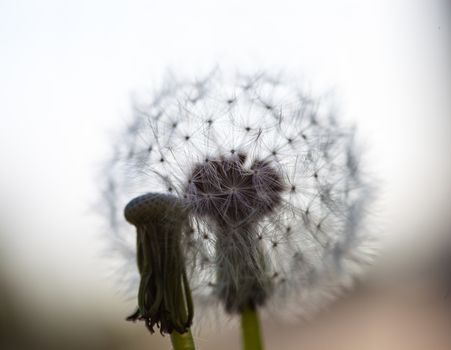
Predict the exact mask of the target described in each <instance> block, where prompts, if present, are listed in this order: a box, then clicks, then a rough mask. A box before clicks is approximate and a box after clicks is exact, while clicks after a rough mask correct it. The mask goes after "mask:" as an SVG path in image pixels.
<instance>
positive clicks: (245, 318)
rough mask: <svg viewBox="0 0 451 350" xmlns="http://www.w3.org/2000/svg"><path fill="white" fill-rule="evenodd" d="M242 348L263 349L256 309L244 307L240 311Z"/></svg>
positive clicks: (249, 349)
mask: <svg viewBox="0 0 451 350" xmlns="http://www.w3.org/2000/svg"><path fill="white" fill-rule="evenodd" d="M241 331H242V339H243V350H263V344H262V340H261V334H260V322H259V320H258V313H257V310H255V309H253V308H246V309H245V310H244V311H243V312H242V313H241Z"/></svg>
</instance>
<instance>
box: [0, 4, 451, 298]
mask: <svg viewBox="0 0 451 350" xmlns="http://www.w3.org/2000/svg"><path fill="white" fill-rule="evenodd" d="M446 3H447V2H446V1H444V0H443V1H434V0H433V1H420V0H410V1H407V0H405V1H396V0H392V1H388V0H386V1H357V0H355V1H351V0H348V1H332V0H320V1H286V0H279V1H277V2H276V1H274V2H272V1H261V0H260V1H254V0H252V1H243V0H241V1H235V0H228V1H174V0H172V1H171V0H165V1H137V0H134V1H133V0H132V1H130V0H129V1H103V0H101V1H56V0H54V1H50V0H42V1H32V0H29V1H24V0H22V1H21V0H1V1H0V118H1V127H0V161H1V166H2V171H1V174H0V190H1V193H2V196H1V198H0V218H1V223H0V230H1V231H0V241H1V245H2V246H3V247H2V249H1V251H2V252H1V253H2V254H6V258H7V261H8V262H9V266H12V268H11V269H10V273H11V275H14V276H15V277H14V278H15V279H16V280H17V281H18V283H33V289H34V293H35V297H36V296H38V297H40V298H43V299H45V300H49V301H51V300H53V299H54V298H55V297H58V295H60V294H61V293H63V294H67V295H73V296H74V297H75V299H79V298H80V296H81V297H89V298H90V297H91V295H94V294H95V295H98V296H101V295H103V293H105V292H106V291H108V290H110V289H111V288H113V287H112V286H113V285H114V283H110V281H109V280H108V276H107V274H106V273H105V272H106V271H108V270H109V267H108V264H107V263H106V261H105V259H104V258H102V254H103V252H102V246H103V242H102V239H104V237H103V236H102V234H103V232H102V230H103V227H102V218H99V216H98V215H97V213H93V210H92V206H93V204H94V202H95V201H96V200H97V199H98V197H97V196H98V188H97V186H99V185H100V182H101V180H102V179H101V178H100V177H99V169H100V167H101V165H102V162H104V161H105V160H106V159H107V158H108V154H109V153H108V152H109V151H110V150H111V148H112V142H113V140H114V138H113V137H112V135H114V134H117V133H119V132H120V131H121V130H122V128H123V127H124V125H125V124H126V121H127V118H128V117H129V115H130V113H129V106H130V100H131V96H132V95H133V93H134V92H135V91H139V92H146V91H147V92H151V91H152V89H153V88H155V87H157V84H158V81H160V80H161V78H162V76H163V75H164V73H165V71H166V70H167V69H171V70H172V71H173V72H175V73H176V74H183V75H185V76H193V77H194V76H199V75H202V73H204V72H206V71H208V70H210V69H211V68H212V67H215V66H218V67H220V68H222V69H224V70H228V71H234V70H240V71H244V72H246V71H252V70H256V69H267V70H270V71H271V70H284V71H285V72H286V73H289V74H293V75H294V76H296V77H301V78H304V79H306V80H307V81H308V82H309V83H310V84H312V85H313V86H314V87H317V88H320V89H329V88H333V89H334V90H335V92H336V94H337V95H338V96H339V97H340V98H341V101H340V102H341V108H340V109H341V111H342V114H343V117H344V118H345V119H347V120H352V121H355V122H356V123H357V125H358V127H359V130H360V132H361V139H362V141H364V144H365V146H366V148H367V149H368V156H367V161H368V164H369V167H370V168H371V171H372V172H373V173H374V174H375V175H376V177H377V178H378V179H380V183H381V185H382V186H381V187H382V188H383V191H382V193H381V205H380V208H379V209H378V210H377V215H379V216H380V221H381V227H384V229H383V230H384V231H385V233H387V232H388V235H390V234H393V235H398V236H402V237H407V238H403V239H405V240H406V242H407V241H409V238H408V234H415V232H416V234H421V233H424V232H423V231H422V230H431V228H432V229H434V227H435V226H433V225H434V223H435V224H437V225H438V226H440V223H441V222H442V221H443V220H442V218H443V217H444V215H445V213H446V211H449V207H450V204H451V203H450V198H451V191H450V187H451V186H450V180H449V179H450V178H451V171H450V167H449V163H450V161H449V154H448V153H449V150H450V149H451V147H450V146H451V140H450V139H451V138H450V133H451V115H450V111H451V105H450V100H451V99H450V98H449V96H450V91H451V79H450V77H451V67H450V64H451V55H450V52H451V21H450V15H451V7H450V6H449V5H448V6H446V5H445V4H446ZM382 223H383V224H382ZM437 230H438V228H437ZM428 233H429V232H428ZM48 281H52V283H56V284H57V286H58V288H50V287H49V283H47V282H48ZM55 281H57V282H55ZM80 286H82V287H83V288H80ZM54 294H55V295H54ZM82 299H83V298H82ZM80 300H81V299H80ZM76 302H77V301H75V303H76Z"/></svg>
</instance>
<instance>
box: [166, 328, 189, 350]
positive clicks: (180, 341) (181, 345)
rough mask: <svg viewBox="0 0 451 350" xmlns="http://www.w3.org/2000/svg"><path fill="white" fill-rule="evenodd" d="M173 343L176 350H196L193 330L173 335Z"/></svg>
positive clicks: (173, 333)
mask: <svg viewBox="0 0 451 350" xmlns="http://www.w3.org/2000/svg"><path fill="white" fill-rule="evenodd" d="M171 342H172V346H173V348H174V350H195V347H194V340H193V336H192V334H191V330H188V332H185V333H183V334H180V333H178V332H176V331H174V332H172V333H171Z"/></svg>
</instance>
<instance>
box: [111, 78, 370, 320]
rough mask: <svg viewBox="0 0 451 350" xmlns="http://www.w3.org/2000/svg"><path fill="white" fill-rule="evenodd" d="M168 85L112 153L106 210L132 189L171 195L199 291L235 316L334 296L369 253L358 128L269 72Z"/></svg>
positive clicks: (303, 308) (307, 305) (306, 306)
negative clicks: (180, 211)
mask: <svg viewBox="0 0 451 350" xmlns="http://www.w3.org/2000/svg"><path fill="white" fill-rule="evenodd" d="M170 86H171V88H170V89H166V90H164V91H162V92H161V93H160V94H157V95H156V97H155V99H154V100H153V101H151V103H150V104H149V103H148V102H147V103H146V104H145V105H144V104H143V106H138V107H137V108H135V110H139V111H143V110H144V111H145V110H146V108H147V109H148V110H149V111H148V112H147V113H136V115H135V120H134V122H133V125H135V126H139V127H134V128H129V129H128V130H127V133H126V135H125V136H126V137H125V140H126V142H124V143H123V144H121V145H120V146H119V147H118V149H117V154H116V155H115V159H116V160H117V161H115V162H114V164H113V167H112V168H111V169H110V171H111V172H112V174H113V175H112V176H111V178H112V179H113V180H112V181H113V186H114V188H115V191H114V194H115V195H116V197H114V196H113V195H112V194H110V199H109V203H110V206H111V212H112V213H113V214H114V213H115V212H116V211H117V210H116V208H120V207H121V205H123V204H125V202H126V200H127V198H128V196H131V195H134V194H136V193H138V194H139V193H145V192H148V191H149V190H152V191H153V192H161V193H166V194H168V195H169V193H170V194H171V195H172V196H175V197H176V198H177V199H178V200H179V201H180V203H183V206H184V208H185V209H186V210H187V211H188V212H189V215H188V216H187V217H188V220H189V222H190V225H189V226H190V230H191V231H188V230H186V231H184V232H185V233H184V234H182V237H181V241H180V245H181V246H180V249H181V251H182V252H183V256H184V257H185V261H186V266H187V273H188V279H189V281H190V284H191V286H192V289H193V297H194V298H195V300H215V301H218V302H219V303H220V304H222V305H223V307H224V309H225V310H226V312H228V313H230V314H234V313H242V312H244V311H245V310H247V309H249V308H251V309H252V308H271V307H273V308H274V309H278V310H282V311H286V310H291V311H290V313H291V312H292V311H293V310H294V311H295V312H297V313H298V314H300V315H303V316H305V315H306V314H308V313H309V312H311V311H314V310H315V309H317V308H318V307H322V306H323V305H325V304H326V303H327V302H328V301H330V300H332V299H333V298H334V297H335V296H336V295H337V294H338V293H339V292H340V291H341V290H342V289H343V288H344V287H346V286H348V285H349V284H350V281H351V280H352V279H353V277H354V276H356V275H357V274H358V273H359V272H360V271H361V270H362V268H363V267H364V266H365V264H366V263H367V262H369V261H370V258H371V249H370V248H371V245H372V237H371V235H370V234H369V233H368V232H366V231H365V230H363V229H362V222H363V219H364V216H365V215H364V214H365V208H366V204H367V202H368V199H369V198H370V193H371V191H370V186H369V185H368V182H366V181H364V176H363V174H362V173H361V169H360V164H359V162H358V153H357V151H356V147H355V143H354V129H352V128H347V127H344V126H342V125H340V123H339V122H338V121H337V120H336V117H335V115H334V113H333V112H334V111H332V110H330V109H328V106H327V103H326V102H327V101H322V100H321V101H320V99H315V98H313V97H312V96H309V95H308V94H306V93H305V92H303V91H302V90H300V89H298V88H296V87H295V86H293V85H292V84H289V83H284V82H283V80H281V79H271V78H270V77H268V76H266V75H259V76H251V77H240V78H238V79H237V80H233V81H231V82H228V80H227V79H223V78H222V77H221V76H220V74H218V73H215V74H213V75H211V76H209V77H208V78H207V79H204V80H202V81H201V82H195V83H190V82H175V83H173V84H170ZM230 96H233V98H231V97H230ZM151 111H158V114H152V113H151ZM150 145H152V152H150V153H149V152H147V155H146V157H145V158H142V152H141V151H142V150H147V149H149V148H150ZM169 189H170V190H169ZM113 214H112V215H111V217H112V218H115V217H114V215H113ZM111 222H112V225H115V226H116V229H117V230H118V231H119V234H121V233H120V232H122V231H123V230H124V229H123V228H121V227H118V220H117V219H114V220H113V219H112V220H111ZM294 304H297V305H298V307H294V306H293V305H294Z"/></svg>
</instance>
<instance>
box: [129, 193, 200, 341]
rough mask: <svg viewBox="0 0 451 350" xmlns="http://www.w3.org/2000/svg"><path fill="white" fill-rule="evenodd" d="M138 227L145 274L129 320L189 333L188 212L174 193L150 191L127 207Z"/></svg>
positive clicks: (141, 266)
mask: <svg viewBox="0 0 451 350" xmlns="http://www.w3.org/2000/svg"><path fill="white" fill-rule="evenodd" d="M124 214H125V218H126V219H127V221H128V222H130V223H131V224H133V225H134V226H136V230H137V254H136V256H137V262H138V270H139V273H140V276H141V282H140V286H139V292H138V309H137V311H136V312H135V313H134V314H132V315H130V316H129V317H128V318H127V319H128V320H130V321H136V320H141V321H144V322H145V325H146V327H147V328H148V329H149V331H150V332H151V333H153V332H154V326H155V325H156V326H157V327H158V328H160V332H161V334H164V333H168V334H170V333H172V332H173V331H176V332H178V333H185V332H186V331H187V330H188V328H189V327H190V326H191V322H192V318H193V308H192V301H191V292H190V290H189V285H188V280H187V276H186V271H185V261H184V257H183V252H182V251H181V247H180V244H181V238H182V233H183V231H184V230H186V229H187V227H188V225H187V213H186V211H185V210H184V208H183V206H182V205H181V204H180V201H179V200H178V199H177V198H176V197H174V196H171V195H166V194H158V193H148V194H145V195H142V196H139V197H137V198H135V199H133V200H131V201H130V202H129V203H128V204H127V206H126V207H125V210H124Z"/></svg>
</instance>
